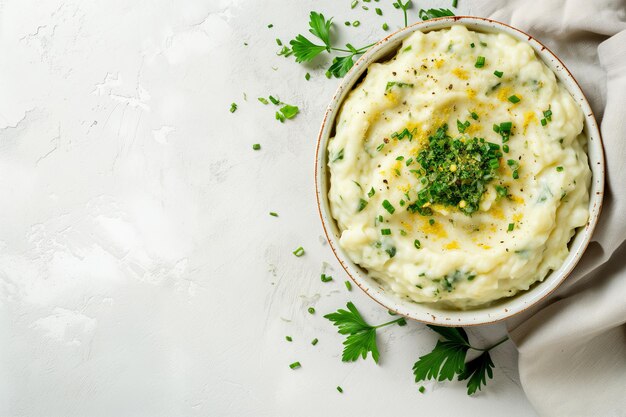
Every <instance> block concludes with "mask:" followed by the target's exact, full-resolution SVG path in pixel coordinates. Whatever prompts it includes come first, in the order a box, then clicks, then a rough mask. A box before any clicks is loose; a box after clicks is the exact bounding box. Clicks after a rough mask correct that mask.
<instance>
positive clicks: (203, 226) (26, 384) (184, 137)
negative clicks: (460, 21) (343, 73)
mask: <svg viewBox="0 0 626 417" xmlns="http://www.w3.org/2000/svg"><path fill="white" fill-rule="evenodd" d="M349 3H350V2H349V1H348V0H345V1H341V2H339V1H330V0H326V1H324V2H321V3H320V2H314V1H311V0H307V1H298V2H293V1H285V0H282V1H278V0H272V1H263V2H261V1H253V0H239V1H237V0H233V1H227V0H217V1H216V0H212V1H208V2H204V3H201V2H197V1H177V2H166V1H158V2H157V1H152V2H128V1H119V0H118V1H109V2H93V1H59V0H51V1H46V2H35V1H17V0H12V1H3V2H1V3H0V16H1V25H2V26H1V29H0V47H1V50H2V51H3V59H2V60H1V61H0V81H1V85H2V94H1V96H0V128H1V130H0V193H1V195H2V196H3V203H2V205H0V334H2V341H1V342H0V415H2V416H86V415H89V416H100V415H103V416H104V415H107V416H113V415H115V416H131V415H132V416H175V415H181V416H186V415H215V416H225V415H233V416H282V415H285V416H288V415H290V416H292V415H311V416H313V415H329V416H330V415H346V413H352V412H355V413H356V412H358V413H359V414H360V415H393V414H395V415H415V414H416V413H419V414H420V415H444V416H447V415H461V413H462V414H463V415H467V416H473V415H480V416H483V417H486V416H501V415H505V414H506V415H507V416H509V417H513V416H529V415H533V411H532V410H531V408H530V405H529V403H528V402H527V401H526V400H525V398H524V395H523V392H522V390H521V388H520V387H519V383H518V376H517V371H516V366H515V363H516V355H515V350H514V348H513V346H512V345H511V344H510V343H507V344H505V345H502V346H501V347H500V348H498V349H497V350H496V351H495V352H494V354H493V358H494V361H495V362H496V364H497V369H496V371H495V379H494V381H490V383H489V386H488V389H487V390H486V391H485V392H483V393H481V394H479V395H477V396H475V397H467V396H466V394H465V387H464V385H463V384H462V383H446V384H436V383H427V384H424V385H425V386H426V388H427V392H426V394H419V393H418V391H417V388H418V385H416V384H415V383H414V382H413V381H412V374H411V366H412V364H413V362H414V361H415V360H416V359H417V357H418V356H419V355H420V354H423V353H425V352H427V351H429V350H430V349H431V348H432V346H433V344H434V342H435V336H434V334H433V333H432V332H431V331H429V330H428V329H426V328H425V327H424V326H422V325H421V324H418V323H409V325H408V326H406V327H403V328H399V327H395V328H392V329H387V330H386V331H384V332H382V333H381V335H380V337H379V346H380V349H381V356H382V361H381V364H380V365H379V366H376V365H375V364H374V363H373V362H372V361H371V360H367V361H365V362H363V361H360V362H357V363H354V364H344V363H341V362H340V351H341V345H340V343H341V338H340V337H339V335H337V334H336V332H335V330H334V328H333V327H332V326H331V325H330V323H329V322H327V321H326V320H324V319H322V317H321V316H322V315H323V314H325V313H327V312H329V311H332V310H335V309H336V308H338V307H341V306H344V305H345V303H346V301H348V300H353V301H354V302H355V303H356V304H357V306H358V307H359V308H360V309H361V310H362V311H363V313H364V314H365V315H366V317H367V318H368V319H370V320H371V321H372V322H376V321H382V320H387V319H388V317H389V316H388V315H387V313H386V312H385V311H384V310H382V309H381V308H380V307H378V306H377V305H376V304H375V303H374V302H372V301H370V300H369V299H368V298H367V297H365V296H364V295H362V294H360V293H359V292H358V291H357V290H356V289H355V290H353V292H352V293H348V292H347V291H346V290H345V288H344V286H343V284H342V281H343V280H345V279H346V277H345V276H344V274H342V273H341V271H340V270H339V267H338V265H337V264H336V262H335V261H334V259H333V256H332V253H331V252H330V250H329V249H328V246H327V245H324V243H323V239H322V238H321V237H320V235H321V234H322V230H321V227H320V224H319V221H318V216H317V211H316V206H315V197H314V189H313V153H314V147H315V139H316V133H317V128H318V125H319V123H320V121H321V116H322V114H323V111H324V108H325V105H326V103H327V102H328V100H329V99H330V97H331V95H332V93H333V91H334V89H335V87H336V84H337V81H336V80H327V79H326V78H325V77H324V76H323V63H321V62H320V63H319V65H320V66H319V67H318V68H311V69H308V70H307V69H305V68H303V67H302V66H300V65H297V64H295V63H294V62H293V61H292V60H291V59H289V60H287V59H284V58H282V57H277V56H275V52H276V50H277V49H278V48H277V46H276V45H275V43H274V39H275V38H276V37H280V38H281V39H282V40H283V41H287V40H288V39H290V38H291V37H292V36H294V35H295V34H296V33H298V32H300V31H304V30H305V28H306V24H307V15H308V11H309V10H319V11H322V12H324V13H325V14H326V15H327V16H335V17H336V21H337V23H338V25H337V27H338V28H339V31H340V32H341V34H348V35H349V38H350V40H354V43H355V44H361V43H364V42H370V41H374V40H377V39H378V38H380V37H381V36H382V35H383V31H382V30H381V29H380V26H381V24H382V23H383V22H388V23H389V24H390V26H391V27H392V28H394V27H396V25H397V24H398V23H401V15H400V13H399V12H398V11H397V10H394V9H393V8H392V7H391V4H390V3H391V2H390V1H389V2H387V1H381V3H380V7H382V8H383V11H384V13H385V15H384V17H378V16H376V15H375V14H374V13H373V11H372V10H370V11H369V12H365V11H363V10H358V9H356V10H352V11H351V10H350V8H349ZM447 3H448V2H445V4H444V3H436V2H432V4H428V5H427V6H428V7H430V6H434V5H437V6H439V5H441V6H444V5H445V6H448V4H447ZM461 3H463V2H461ZM468 3H469V2H468ZM461 6H463V4H461ZM464 11H466V12H471V10H469V9H467V10H464ZM411 16H412V18H411V20H415V19H417V11H416V10H413V11H412V12H411ZM356 18H358V19H359V20H361V26H360V27H359V28H346V27H345V26H343V21H344V20H346V19H350V20H354V19H356ZM269 23H273V24H274V28H273V29H268V28H267V24H269ZM244 42H248V44H249V46H248V47H244V45H243V43H244ZM307 71H309V72H311V74H312V78H311V80H310V81H309V82H307V81H305V80H304V74H305V73H306V72H307ZM244 93H246V95H247V101H244V98H243V94H244ZM269 94H274V95H278V96H279V97H280V98H281V99H283V100H284V101H286V102H289V103H292V104H296V105H299V106H300V108H301V110H302V113H301V114H300V115H298V116H297V118H296V119H295V120H292V121H288V122H287V123H285V124H284V125H281V124H279V123H278V122H277V121H275V120H274V115H273V112H274V110H275V108H274V107H273V106H263V105H262V104H260V103H259V102H258V101H256V97H258V96H267V95H269ZM233 101H235V102H237V103H238V104H239V110H238V111H237V112H236V113H234V114H231V113H229V111H228V109H229V106H230V103H231V102H233ZM257 142H258V143H261V145H262V147H263V148H262V150H261V151H258V152H255V151H252V149H251V145H252V144H253V143H257ZM269 211H277V212H278V213H279V214H280V217H279V218H274V217H270V216H269V215H268V214H267V213H268V212H269ZM299 245H302V246H304V247H305V248H306V250H307V253H306V255H305V256H304V257H302V258H296V257H294V256H293V255H292V254H291V251H292V250H294V249H295V248H296V247H297V246H299ZM324 262H328V263H329V264H330V266H329V269H330V270H331V273H332V275H333V276H334V277H335V282H333V283H329V284H322V283H321V282H320V280H319V274H320V272H321V270H322V265H323V263H324ZM310 305H313V306H315V307H316V309H317V314H316V315H315V316H311V315H309V314H308V313H307V312H306V308H307V307H308V306H310ZM503 331H504V330H503V327H501V326H494V327H490V328H482V329H478V330H474V331H471V334H470V337H472V338H473V340H476V341H477V342H478V343H480V342H481V341H485V340H496V339H498V338H499V337H500V336H501V335H502V333H503ZM285 335H291V336H293V338H294V342H293V343H287V342H285V340H284V336H285ZM314 337H317V338H319V340H320V342H319V344H318V345H317V346H316V347H313V346H311V345H310V344H309V342H310V340H311V339H313V338H314ZM295 360H299V361H300V362H301V363H302V366H303V367H302V368H301V369H299V370H297V371H292V370H290V369H289V368H288V366H287V365H288V364H289V363H291V362H293V361H295ZM337 385H341V386H343V388H344V390H345V392H344V394H343V395H340V394H338V393H337V392H336V391H335V386H337Z"/></svg>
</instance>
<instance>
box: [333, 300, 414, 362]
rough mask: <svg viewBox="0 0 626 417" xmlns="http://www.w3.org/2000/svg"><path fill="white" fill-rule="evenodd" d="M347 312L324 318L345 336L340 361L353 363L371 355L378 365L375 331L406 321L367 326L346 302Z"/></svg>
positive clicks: (402, 318)
mask: <svg viewBox="0 0 626 417" xmlns="http://www.w3.org/2000/svg"><path fill="white" fill-rule="evenodd" d="M347 307H348V310H343V309H339V310H337V311H336V312H334V313H331V314H327V315H325V316H324V318H326V319H328V320H330V321H331V322H332V323H333V324H334V325H335V326H337V328H338V329H337V331H338V332H339V334H343V335H347V338H346V340H345V341H344V342H343V346H344V348H343V354H342V356H341V360H342V361H344V362H354V361H356V360H357V359H359V357H362V358H363V359H366V358H367V354H368V353H371V354H372V359H374V362H376V363H378V358H379V357H380V353H379V352H378V347H377V346H376V329H379V328H381V327H384V326H389V325H391V324H398V325H399V326H404V325H405V324H406V320H405V319H404V317H401V318H398V319H395V320H392V321H389V322H387V323H383V324H379V325H378V326H371V325H369V324H368V323H367V322H366V321H365V319H363V316H361V313H359V310H357V308H356V307H355V306H354V304H352V302H348V304H347Z"/></svg>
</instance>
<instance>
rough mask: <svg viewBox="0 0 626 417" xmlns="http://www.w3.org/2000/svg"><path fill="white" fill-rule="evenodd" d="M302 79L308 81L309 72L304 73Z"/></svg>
mask: <svg viewBox="0 0 626 417" xmlns="http://www.w3.org/2000/svg"><path fill="white" fill-rule="evenodd" d="M304 79H305V80H307V81H309V80H310V79H311V74H309V73H308V72H307V73H306V74H304Z"/></svg>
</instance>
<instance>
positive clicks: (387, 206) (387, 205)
mask: <svg viewBox="0 0 626 417" xmlns="http://www.w3.org/2000/svg"><path fill="white" fill-rule="evenodd" d="M383 207H384V208H385V210H387V211H388V212H389V214H393V212H394V211H396V209H395V208H394V207H393V206H392V205H391V203H390V202H389V200H383Z"/></svg>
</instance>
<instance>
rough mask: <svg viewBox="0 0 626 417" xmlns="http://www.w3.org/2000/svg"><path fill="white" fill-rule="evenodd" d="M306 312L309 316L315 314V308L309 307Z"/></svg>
mask: <svg viewBox="0 0 626 417" xmlns="http://www.w3.org/2000/svg"><path fill="white" fill-rule="evenodd" d="M307 311H308V312H309V314H315V308H313V307H309V308H308V309H307Z"/></svg>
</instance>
